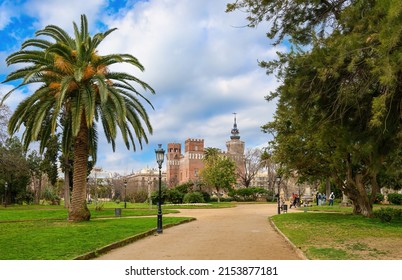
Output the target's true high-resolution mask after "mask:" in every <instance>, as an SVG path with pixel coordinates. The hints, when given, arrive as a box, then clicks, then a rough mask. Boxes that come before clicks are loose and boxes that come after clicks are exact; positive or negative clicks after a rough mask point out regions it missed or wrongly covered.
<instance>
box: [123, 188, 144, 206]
mask: <svg viewBox="0 0 402 280" xmlns="http://www.w3.org/2000/svg"><path fill="white" fill-rule="evenodd" d="M127 197H128V198H127V201H130V202H133V203H135V202H141V203H142V202H145V201H147V199H148V192H147V191H145V190H136V191H133V192H131V193H130V194H129V195H127Z"/></svg>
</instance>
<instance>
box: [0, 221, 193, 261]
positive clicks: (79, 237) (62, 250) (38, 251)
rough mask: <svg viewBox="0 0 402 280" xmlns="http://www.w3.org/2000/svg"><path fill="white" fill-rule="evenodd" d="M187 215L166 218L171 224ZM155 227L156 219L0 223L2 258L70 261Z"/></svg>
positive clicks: (0, 257) (166, 222) (0, 254)
mask: <svg viewBox="0 0 402 280" xmlns="http://www.w3.org/2000/svg"><path fill="white" fill-rule="evenodd" d="M186 219H187V218H179V217H176V218H173V217H164V218H163V223H164V225H166V224H172V223H178V222H179V221H182V220H186ZM155 227H156V219H155V218H132V219H130V218H128V219H125V218H116V219H98V220H91V221H89V222H82V223H71V222H68V221H46V220H42V221H30V222H18V223H10V222H9V223H0V232H1V235H0V259H1V260H69V259H74V258H75V257H77V256H79V255H82V254H85V253H88V252H91V251H95V250H97V249H99V248H101V247H104V246H106V245H109V244H111V243H114V242H116V241H120V240H123V239H125V238H128V237H131V236H134V235H136V234H140V233H144V232H146V231H149V230H151V229H154V228H155Z"/></svg>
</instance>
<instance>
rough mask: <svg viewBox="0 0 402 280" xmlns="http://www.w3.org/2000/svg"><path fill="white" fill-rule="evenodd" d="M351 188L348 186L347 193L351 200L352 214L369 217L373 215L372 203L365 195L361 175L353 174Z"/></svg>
mask: <svg viewBox="0 0 402 280" xmlns="http://www.w3.org/2000/svg"><path fill="white" fill-rule="evenodd" d="M352 185H353V189H350V188H348V190H347V195H348V197H349V198H350V199H351V200H352V202H353V214H359V215H363V216H365V217H371V216H372V215H373V204H372V203H370V199H369V197H368V195H367V192H366V189H365V187H364V183H363V176H362V175H361V174H357V175H355V176H354V182H353V184H352Z"/></svg>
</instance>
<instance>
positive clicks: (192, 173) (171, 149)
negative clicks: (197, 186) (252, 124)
mask: <svg viewBox="0 0 402 280" xmlns="http://www.w3.org/2000/svg"><path fill="white" fill-rule="evenodd" d="M244 147H245V143H244V142H243V141H241V140H240V133H239V129H238V128H237V123H236V115H235V118H234V124H233V128H232V130H231V136H230V140H229V141H227V142H226V148H227V151H226V152H222V155H223V156H226V157H229V158H231V159H233V160H234V161H235V162H236V165H237V169H238V171H240V172H241V171H242V170H244ZM166 159H167V162H166V167H167V168H166V182H167V185H168V186H169V187H174V186H177V185H179V184H183V183H187V182H195V183H196V182H198V180H199V172H200V170H201V169H202V168H203V167H204V161H203V159H204V139H194V138H188V139H187V140H186V141H185V143H184V153H183V154H182V150H181V144H180V143H169V144H168V145H167V153H166Z"/></svg>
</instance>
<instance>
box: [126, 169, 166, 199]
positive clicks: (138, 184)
mask: <svg viewBox="0 0 402 280" xmlns="http://www.w3.org/2000/svg"><path fill="white" fill-rule="evenodd" d="M161 175H162V185H166V172H163V171H162V174H161ZM124 179H125V180H127V190H126V191H127V194H132V193H135V192H139V191H145V192H151V193H152V192H154V191H156V190H158V187H159V169H157V168H143V169H141V170H140V171H138V172H134V173H132V174H130V175H127V176H126V177H125V178H124Z"/></svg>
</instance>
